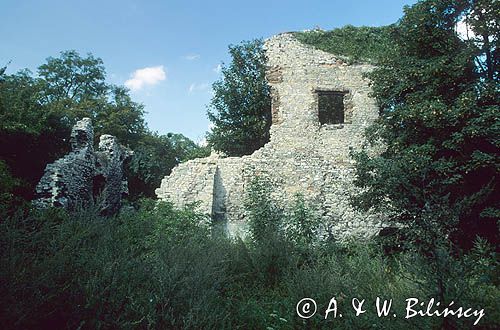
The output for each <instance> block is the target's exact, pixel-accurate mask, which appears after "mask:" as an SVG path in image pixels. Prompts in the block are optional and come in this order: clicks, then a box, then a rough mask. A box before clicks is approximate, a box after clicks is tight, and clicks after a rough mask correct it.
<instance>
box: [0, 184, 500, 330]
mask: <svg viewBox="0 0 500 330" xmlns="http://www.w3.org/2000/svg"><path fill="white" fill-rule="evenodd" d="M262 189H266V190H269V189H270V188H269V185H268V184H267V183H266V182H263V181H260V182H257V183H255V184H254V185H253V186H251V188H250V191H249V193H248V209H247V211H248V212H249V213H251V214H253V215H255V217H252V218H251V219H252V220H251V225H252V226H253V228H261V229H262V230H260V231H254V234H255V233H257V232H259V233H260V234H261V236H256V235H254V237H255V239H254V240H249V241H242V240H240V239H227V238H224V237H221V236H220V235H217V234H213V233H212V232H211V230H210V227H209V226H208V224H207V222H206V221H205V218H204V217H202V216H200V215H198V214H196V213H195V212H193V211H191V210H190V209H191V208H189V209H184V210H176V209H174V208H172V206H171V205H170V204H168V203H161V204H158V205H156V204H155V202H153V201H148V200H143V201H142V205H141V208H140V209H139V210H127V211H123V212H121V214H120V215H118V216H116V217H113V218H102V217H100V216H99V215H98V212H97V211H95V210H92V209H86V210H80V211H77V212H75V213H72V214H67V213H65V212H64V211H62V210H60V209H49V210H46V211H43V212H40V211H30V212H28V213H26V214H17V215H15V216H13V217H10V218H8V219H6V221H3V222H2V223H1V224H0V278H1V279H2V281H0V294H1V297H2V299H1V300H0V310H1V311H2V313H1V314H0V315H1V316H0V325H1V327H2V329H10V328H23V329H35V328H37V329H40V328H58V329H60V328H72V329H74V328H80V329H95V328H120V329H123V328H125V329H128V328H133V329H135V328H140V329H143V328H153V329H167V328H168V329H173V328H175V329H179V328H186V329H234V328H249V327H251V328H252V329H270V328H272V329H295V328H303V329H310V328H328V329H331V328H332V327H335V328H340V329H358V328H373V327H375V328H381V329H402V328H419V329H420V328H425V329H430V328H438V327H440V326H441V325H442V324H443V319H442V318H439V317H425V318H423V317H418V318H417V317H415V318H412V319H408V320H406V319H405V318H404V315H405V311H404V308H405V305H406V303H405V299H407V298H409V297H417V298H419V299H421V300H422V301H428V300H429V299H430V298H431V297H435V298H438V296H437V292H438V291H439V288H438V283H439V282H438V281H436V278H443V277H444V278H446V281H445V282H444V284H442V285H444V286H445V287H446V294H445V295H444V296H443V297H442V298H443V299H444V300H442V301H445V302H449V301H451V300H455V301H456V303H457V304H458V303H459V304H460V306H470V307H473V308H477V307H480V308H484V309H485V315H486V316H484V317H483V318H482V319H481V320H480V322H479V325H480V326H482V327H483V328H484V329H495V328H497V327H498V326H499V325H500V315H499V314H498V313H499V311H498V308H497V305H496V303H497V298H498V294H499V291H498V283H497V281H498V278H499V277H498V273H495V272H494V271H493V269H495V266H498V262H497V260H496V255H495V254H494V252H492V251H491V248H490V247H488V245H487V244H486V243H484V242H482V241H478V242H477V244H476V247H475V248H474V249H473V253H471V254H469V255H467V256H466V257H461V258H455V259H452V260H448V261H449V262H448V263H447V264H446V268H444V269H435V268H433V266H432V264H429V263H428V261H427V260H426V259H425V258H423V257H422V256H420V255H419V254H417V253H416V252H413V251H410V250H409V251H406V252H404V253H398V254H394V255H391V256H386V255H384V253H383V252H382V249H381V247H380V246H377V245H375V244H366V243H361V244H347V245H340V244H338V243H335V242H333V241H328V240H327V241H319V240H318V239H317V238H314V239H313V240H299V241H297V240H295V237H296V235H297V234H298V235H300V236H302V237H308V236H307V233H308V232H310V231H311V230H316V229H317V227H316V226H309V225H305V226H302V225H299V224H303V223H314V221H309V222H307V221H306V222H304V221H302V220H298V219H304V217H301V216H298V215H300V214H305V213H308V211H307V210H309V211H310V209H308V208H307V206H304V205H303V203H302V202H301V201H300V200H301V199H300V198H298V202H297V203H296V205H295V206H294V207H292V210H291V211H288V212H284V211H279V212H276V210H277V207H276V204H275V203H274V202H273V201H272V200H271V199H267V200H263V199H262V198H260V197H259V196H260V195H259V192H260V191H262ZM155 205H156V206H155ZM262 208H264V209H265V210H271V211H270V213H268V212H267V211H266V212H262V210H261V209H262ZM304 211H306V212H305V213H304ZM278 213H279V214H281V215H280V216H279V217H277V216H276V214H278ZM311 214H312V213H311ZM257 215H259V217H257ZM255 221H258V222H259V224H258V226H256V225H255V224H254V222H255ZM276 226H279V227H280V228H282V229H283V230H279V231H275V230H274V228H276ZM290 226H295V228H303V229H301V230H298V231H297V230H295V231H293V230H292V231H289V230H285V228H287V227H290ZM266 228H267V229H266ZM316 237H317V236H316ZM443 272H444V274H443ZM378 296H380V297H381V298H383V299H391V298H392V299H393V312H395V313H396V314H397V315H398V317H397V318H393V317H392V315H391V316H390V317H381V318H379V317H377V315H376V312H375V308H374V303H375V301H376V297H378ZM304 297H312V298H314V299H315V300H316V301H317V303H318V314H317V315H316V316H314V317H312V318H310V319H307V320H303V319H301V318H299V317H298V316H297V314H296V312H295V306H296V304H297V302H298V301H299V300H301V299H302V298H304ZM332 297H336V299H337V300H338V302H339V308H340V312H341V313H342V314H343V317H342V318H336V319H334V318H333V316H332V315H333V314H330V317H329V318H328V319H327V320H325V319H324V310H325V309H326V307H327V305H328V302H329V301H330V299H331V298H332ZM354 297H358V298H360V299H366V303H365V304H366V305H365V306H366V309H367V312H366V313H365V314H362V315H360V316H358V317H356V316H355V314H354V311H353V309H352V308H351V305H350V304H351V299H352V298H354ZM474 321H475V319H473V318H469V319H465V318H461V319H458V318H449V321H448V323H447V324H448V325H449V326H452V327H453V328H457V329H467V328H470V327H471V325H472V323H473V322H474Z"/></svg>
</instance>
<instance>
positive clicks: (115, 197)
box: [33, 118, 132, 215]
mask: <svg viewBox="0 0 500 330" xmlns="http://www.w3.org/2000/svg"><path fill="white" fill-rule="evenodd" d="M70 142H71V152H70V153H68V154H67V155H65V156H64V157H62V158H60V159H58V160H56V161H55V162H54V163H52V164H48V165H47V167H46V168H45V173H44V175H43V177H42V178H41V179H40V182H39V183H38V185H37V186H36V195H35V200H34V201H33V204H34V205H35V206H37V207H49V206H56V207H63V208H66V209H69V210H72V209H75V208H76V207H78V206H79V205H86V204H89V203H97V204H98V205H99V209H100V211H101V213H102V214H104V215H112V214H114V213H116V212H118V210H119V209H120V206H121V199H122V196H123V195H124V194H126V193H128V189H127V181H126V180H125V179H124V173H123V162H124V161H125V159H126V158H128V157H129V156H130V155H131V154H132V152H131V151H130V150H128V149H127V148H125V147H123V146H122V145H120V144H119V143H118V140H117V139H116V138H115V137H114V136H112V135H107V134H104V135H101V137H100V141H99V146H98V150H97V151H94V129H93V127H92V122H91V120H90V119H89V118H83V119H82V120H80V121H78V122H77V123H76V124H75V126H73V129H72V130H71V138H70Z"/></svg>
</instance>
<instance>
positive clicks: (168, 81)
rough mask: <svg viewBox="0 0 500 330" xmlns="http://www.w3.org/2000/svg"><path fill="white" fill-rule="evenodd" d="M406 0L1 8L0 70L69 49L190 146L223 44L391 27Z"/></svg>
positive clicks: (154, 123)
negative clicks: (95, 61)
mask: <svg viewBox="0 0 500 330" xmlns="http://www.w3.org/2000/svg"><path fill="white" fill-rule="evenodd" d="M415 2H416V1H410V0H406V1H404V0H376V1H375V0H364V1H361V0H350V1H346V0H342V1H337V0H330V1H315V0H309V1H284V0H283V1H281V0H280V1H274V0H265V1H264V0H248V1H236V0H233V1H216V0H214V1H192V0H185V1H159V0H157V1H132V0H121V1H114V0H113V1H106V0H100V1H95V0H85V1H76V0H75V1H73V0H59V1H51V0H47V1H23V0H0V11H1V12H2V19H1V20H0V40H1V50H0V66H3V65H5V64H6V63H7V62H8V61H9V60H11V61H12V62H11V64H10V65H9V67H8V69H7V72H8V73H13V72H15V71H17V70H20V69H23V68H28V69H30V70H32V71H33V72H35V71H36V68H37V67H38V66H39V65H40V64H42V63H44V61H45V59H46V58H47V57H49V56H54V57H57V56H58V54H59V52H61V51H64V50H69V49H75V50H77V51H78V52H80V54H86V53H89V52H90V53H92V54H94V56H96V57H100V58H102V59H103V61H104V65H105V67H106V72H107V77H108V81H109V82H111V83H114V84H120V85H122V84H126V85H127V86H129V87H130V88H131V89H132V91H131V95H132V97H133V99H134V100H135V101H137V102H141V103H143V104H144V105H145V109H146V111H147V114H146V121H147V123H148V125H149V127H150V128H151V129H152V130H155V131H158V132H159V133H162V134H166V133H168V132H176V133H182V134H184V135H186V136H188V137H190V138H191V139H193V140H195V141H200V140H201V139H202V138H203V135H204V133H205V131H206V130H207V129H208V126H209V121H208V119H207V117H206V105H207V104H208V103H209V101H210V98H211V84H212V83H213V82H214V81H215V80H217V79H218V78H219V76H220V74H219V72H218V70H217V66H218V65H220V64H221V62H226V63H228V62H229V61H230V58H229V57H228V54H227V46H228V45H229V44H235V43H239V42H240V41H242V40H251V39H254V38H261V37H262V38H267V37H270V36H272V35H274V34H277V33H280V32H286V31H298V30H304V29H312V28H315V27H320V28H322V29H332V28H335V27H341V26H343V25H346V24H352V25H356V26H361V25H367V26H380V25H386V24H390V23H393V22H395V21H397V20H398V19H399V18H400V17H401V16H402V14H403V6H404V5H406V4H410V5H411V4H413V3H415Z"/></svg>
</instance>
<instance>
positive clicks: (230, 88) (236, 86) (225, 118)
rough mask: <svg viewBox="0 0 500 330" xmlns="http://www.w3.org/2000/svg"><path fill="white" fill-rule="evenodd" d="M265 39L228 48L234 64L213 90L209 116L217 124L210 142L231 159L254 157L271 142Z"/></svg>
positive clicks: (224, 69)
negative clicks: (233, 157) (255, 152)
mask: <svg viewBox="0 0 500 330" xmlns="http://www.w3.org/2000/svg"><path fill="white" fill-rule="evenodd" d="M262 46H263V42H262V40H253V41H247V42H242V43H241V44H239V45H231V46H229V53H230V55H231V58H232V60H231V64H230V65H229V66H225V65H223V66H222V78H221V79H220V80H218V81H216V82H215V83H214V84H213V86H212V88H213V91H214V96H213V98H212V101H211V103H210V105H209V108H208V117H209V119H210V120H211V121H212V123H213V124H214V127H213V128H212V131H211V132H210V133H209V134H208V138H207V140H208V143H209V145H210V146H212V147H213V148H214V149H215V150H218V151H222V152H224V153H226V154H227V155H228V156H241V155H248V154H251V153H252V152H253V151H255V150H257V149H259V148H260V147H262V146H263V145H264V144H265V143H266V142H267V141H269V127H270V126H271V98H270V89H269V86H268V85H267V83H266V80H265V64H266V57H265V53H264V50H263V47H262Z"/></svg>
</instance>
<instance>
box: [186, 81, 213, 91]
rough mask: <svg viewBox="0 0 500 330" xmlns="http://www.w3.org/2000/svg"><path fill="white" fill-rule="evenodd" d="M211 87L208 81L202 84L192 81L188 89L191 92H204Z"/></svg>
mask: <svg viewBox="0 0 500 330" xmlns="http://www.w3.org/2000/svg"><path fill="white" fill-rule="evenodd" d="M209 87H210V85H209V84H208V83H201V84H197V83H192V84H191V85H189V88H188V91H189V94H191V93H193V92H203V91H206V90H208V88H209Z"/></svg>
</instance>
